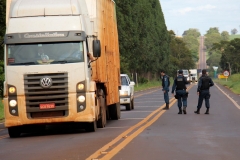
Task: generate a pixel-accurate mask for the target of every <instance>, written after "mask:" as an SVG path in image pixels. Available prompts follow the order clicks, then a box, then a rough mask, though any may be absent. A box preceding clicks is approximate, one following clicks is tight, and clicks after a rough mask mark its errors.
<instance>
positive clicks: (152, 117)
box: [86, 85, 193, 160]
mask: <svg viewBox="0 0 240 160" xmlns="http://www.w3.org/2000/svg"><path fill="white" fill-rule="evenodd" d="M192 86H193V85H191V86H189V87H188V89H187V90H190V89H191V88H192ZM176 101H177V100H176V99H175V98H171V99H170V104H169V107H170V108H171V107H172V106H173V104H174V103H175V102H176ZM164 106H165V104H164V105H162V106H160V107H159V108H158V109H156V110H155V111H153V112H152V113H151V114H149V115H148V116H147V117H146V118H144V119H143V120H142V121H140V122H139V123H137V124H136V125H134V126H131V127H130V128H129V129H127V130H126V131H124V132H123V133H121V134H120V135H119V136H117V137H116V138H115V139H113V140H112V141H111V142H109V143H108V144H106V145H105V146H103V147H102V148H100V149H99V150H97V151H96V152H95V153H93V154H92V155H90V156H89V157H88V158H87V159H86V160H93V159H98V157H100V156H102V155H103V154H102V153H103V152H104V153H106V154H104V156H103V157H101V159H103V160H109V159H111V158H112V157H113V156H115V155H116V154H117V153H118V152H119V151H120V150H121V149H122V148H124V147H125V146H126V145H127V144H128V143H130V142H131V141H132V140H133V139H134V138H135V137H136V136H138V135H139V134H140V133H141V132H143V131H144V130H145V129H146V128H147V127H149V126H150V125H152V124H153V123H154V122H155V121H156V120H158V119H159V117H160V116H161V115H162V114H163V113H165V111H166V110H162V108H163V107H164ZM131 112H132V111H131ZM125 113H126V112H125ZM128 134H129V135H128ZM123 138H125V139H123ZM119 141H120V142H119ZM116 143H118V145H117V146H114V145H115V144H116ZM108 150H110V151H108Z"/></svg>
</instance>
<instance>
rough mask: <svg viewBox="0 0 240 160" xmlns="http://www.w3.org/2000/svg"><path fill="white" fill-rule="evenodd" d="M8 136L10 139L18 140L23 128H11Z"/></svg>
mask: <svg viewBox="0 0 240 160" xmlns="http://www.w3.org/2000/svg"><path fill="white" fill-rule="evenodd" d="M8 134H9V137H10V138H17V137H20V135H21V128H20V127H9V128H8Z"/></svg>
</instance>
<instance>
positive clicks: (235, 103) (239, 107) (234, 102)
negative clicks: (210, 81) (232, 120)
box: [215, 84, 240, 109]
mask: <svg viewBox="0 0 240 160" xmlns="http://www.w3.org/2000/svg"><path fill="white" fill-rule="evenodd" d="M215 85H216V86H217V88H218V89H219V90H220V91H221V92H222V93H223V94H225V96H227V97H228V99H229V100H230V101H232V103H233V104H234V105H235V106H236V107H237V108H238V109H240V106H239V105H238V104H237V102H236V101H234V100H233V99H232V98H231V97H230V96H229V95H228V94H226V93H225V92H224V91H223V90H222V89H221V88H220V87H219V86H218V85H217V84H215Z"/></svg>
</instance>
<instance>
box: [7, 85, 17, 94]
mask: <svg viewBox="0 0 240 160" xmlns="http://www.w3.org/2000/svg"><path fill="white" fill-rule="evenodd" d="M8 91H9V93H11V94H13V93H15V92H16V88H15V87H9V89H8Z"/></svg>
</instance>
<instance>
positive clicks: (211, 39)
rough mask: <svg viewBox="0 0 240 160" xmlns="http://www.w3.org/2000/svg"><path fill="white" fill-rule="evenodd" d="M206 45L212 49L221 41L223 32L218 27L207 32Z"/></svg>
mask: <svg viewBox="0 0 240 160" xmlns="http://www.w3.org/2000/svg"><path fill="white" fill-rule="evenodd" d="M205 37H206V38H205V41H204V42H205V46H206V48H207V49H208V50H210V49H211V48H212V46H213V44H214V43H219V42H220V41H221V34H220V33H219V31H218V28H210V29H209V30H208V31H207V34H205Z"/></svg>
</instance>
